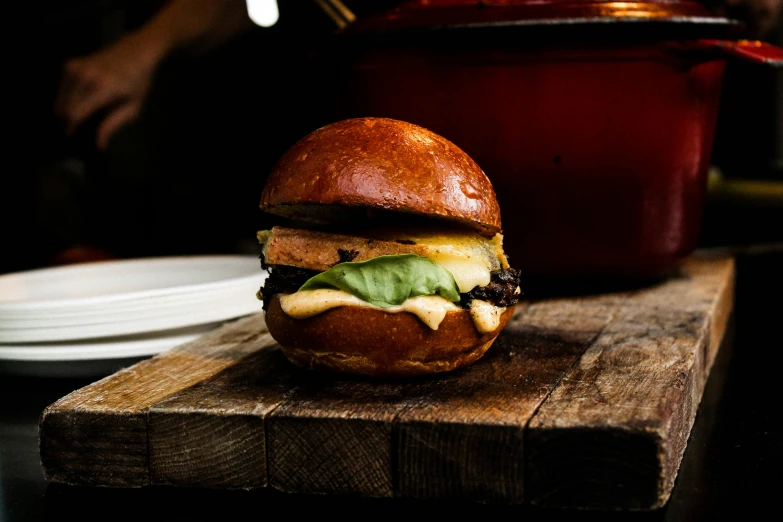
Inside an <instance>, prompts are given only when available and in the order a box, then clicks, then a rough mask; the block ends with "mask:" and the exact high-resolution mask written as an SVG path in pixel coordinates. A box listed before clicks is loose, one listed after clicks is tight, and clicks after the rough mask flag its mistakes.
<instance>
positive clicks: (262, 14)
mask: <svg viewBox="0 0 783 522" xmlns="http://www.w3.org/2000/svg"><path fill="white" fill-rule="evenodd" d="M247 14H248V16H249V17H250V19H251V20H253V22H254V23H255V24H256V25H260V26H261V27H272V26H273V25H275V24H276V23H277V20H278V19H279V18H280V11H278V9H277V0H247Z"/></svg>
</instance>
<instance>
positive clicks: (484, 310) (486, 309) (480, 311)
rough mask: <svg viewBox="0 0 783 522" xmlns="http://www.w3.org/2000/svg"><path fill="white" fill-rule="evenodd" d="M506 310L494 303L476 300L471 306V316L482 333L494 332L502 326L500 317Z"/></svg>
mask: <svg viewBox="0 0 783 522" xmlns="http://www.w3.org/2000/svg"><path fill="white" fill-rule="evenodd" d="M504 310H505V308H498V307H497V306H495V305H493V304H492V303H488V302H486V301H481V300H479V299H474V300H473V302H472V303H471V305H470V316H471V317H472V318H473V324H474V325H475V326H476V330H478V331H479V332H480V333H488V332H493V331H495V329H497V327H498V326H500V316H501V315H502V314H503V311H504Z"/></svg>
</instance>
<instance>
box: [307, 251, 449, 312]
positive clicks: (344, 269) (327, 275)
mask: <svg viewBox="0 0 783 522" xmlns="http://www.w3.org/2000/svg"><path fill="white" fill-rule="evenodd" d="M319 288H336V289H338V290H343V291H344V292H348V293H349V294H353V295H355V296H356V297H358V298H360V299H363V300H364V301H367V302H368V303H370V304H374V305H375V306H380V307H383V308H389V307H391V306H397V305H400V304H402V303H403V302H404V301H405V300H406V299H408V298H410V297H416V296H420V295H440V296H441V297H444V298H445V299H448V300H449V301H452V302H457V301H459V290H458V289H457V283H456V282H455V281H454V276H453V275H451V272H449V271H448V270H446V269H445V268H443V267H442V266H440V265H439V264H437V263H435V262H434V261H430V260H429V259H427V258H426V257H421V256H417V255H415V254H401V255H393V256H380V257H375V258H372V259H368V260H367V261H361V262H358V263H340V264H337V265H334V266H333V267H332V268H330V269H329V270H327V271H326V272H321V273H320V274H318V275H316V276H314V277H311V278H310V279H308V280H307V282H305V284H303V285H302V287H301V288H299V290H300V291H301V290H316V289H319Z"/></svg>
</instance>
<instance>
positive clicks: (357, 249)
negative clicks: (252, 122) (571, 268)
mask: <svg viewBox="0 0 783 522" xmlns="http://www.w3.org/2000/svg"><path fill="white" fill-rule="evenodd" d="M258 236H259V241H260V242H261V243H262V244H263V245H264V248H263V253H262V257H261V259H262V266H263V267H264V268H267V269H268V271H269V277H268V278H267V279H266V282H265V283H264V286H263V287H261V290H260V291H259V297H260V298H261V299H263V301H264V305H263V306H264V309H267V308H268V306H269V303H270V302H271V300H272V297H274V296H275V295H280V305H281V307H282V309H283V311H284V312H285V313H286V314H288V315H290V316H291V317H294V318H306V317H311V316H313V315H317V314H319V313H322V312H324V311H326V310H329V309H331V308H335V307H339V306H361V307H370V308H377V309H381V310H383V311H385V312H388V313H399V312H409V313H413V314H415V315H416V316H417V317H419V319H421V320H422V322H424V323H425V324H426V325H427V326H429V327H430V328H432V329H433V330H437V328H438V326H439V324H440V323H441V321H442V320H443V318H444V317H445V315H446V313H448V312H449V311H457V310H460V309H468V310H470V313H471V316H472V318H473V321H474V324H475V325H476V328H477V330H478V331H480V332H482V333H484V332H490V331H493V330H495V329H496V328H497V327H498V325H499V321H500V316H501V314H502V313H503V311H504V310H505V309H506V308H507V307H509V306H513V305H514V304H516V302H517V296H518V294H519V286H518V285H519V274H518V272H517V271H516V270H514V269H512V268H509V266H508V262H507V260H506V257H505V255H504V254H503V250H502V244H501V241H502V237H501V236H500V235H496V236H495V237H494V238H491V239H488V238H485V237H483V236H480V235H478V234H466V233H465V232H464V231H450V230H440V231H434V230H424V231H417V230H405V231H402V230H373V231H372V237H368V234H353V235H347V234H333V233H326V232H317V231H309V230H299V229H288V228H282V227H275V228H273V229H272V230H271V231H262V232H259V234H258ZM281 294H282V295H281Z"/></svg>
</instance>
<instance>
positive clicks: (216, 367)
mask: <svg viewBox="0 0 783 522" xmlns="http://www.w3.org/2000/svg"><path fill="white" fill-rule="evenodd" d="M259 332H266V326H265V324H264V321H263V318H262V316H260V315H255V316H251V317H248V318H245V319H241V320H239V321H236V322H234V323H231V324H229V325H226V326H224V327H222V328H220V329H218V330H215V331H213V332H210V333H208V334H206V335H204V336H202V337H200V338H199V339H197V340H195V341H193V342H190V343H188V344H185V345H183V346H181V347H179V348H176V349H174V350H171V351H169V352H167V353H164V354H162V355H159V356H157V357H153V358H152V359H148V360H146V361H142V362H140V363H138V364H136V365H134V366H131V367H130V368H126V369H124V370H121V371H120V372H118V373H115V374H114V375H111V376H109V377H106V378H105V379H102V380H100V381H98V382H96V383H93V384H91V385H89V386H86V387H84V388H82V389H80V390H76V391H75V392H73V393H71V394H69V395H67V396H65V397H63V398H62V399H60V400H59V401H57V402H55V403H54V404H52V405H51V406H49V407H48V408H46V410H44V412H43V413H42V415H41V420H40V434H41V436H40V452H41V464H42V466H43V470H44V474H45V476H46V478H47V479H48V480H50V481H52V482H63V483H67V484H84V485H101V486H123V487H132V486H144V485H146V484H148V483H149V449H148V444H147V410H148V409H149V408H150V407H151V406H153V405H154V404H157V403H158V402H160V401H162V400H163V399H165V398H167V397H169V396H170V395H173V394H175V393H177V392H178V391H181V390H184V389H186V388H189V387H190V386H193V385H194V384H196V383H198V382H200V381H202V380H204V379H205V378H207V377H209V376H212V375H214V374H216V373H218V372H220V371H221V370H223V369H225V368H227V367H229V366H232V365H233V364H235V363H236V362H237V361H239V360H241V359H242V358H243V357H245V356H246V355H248V354H251V353H253V352H255V351H257V350H259V349H260V348H262V347H263V343H264V341H265V340H266V338H265V337H264V336H263V334H261V335H259Z"/></svg>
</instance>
